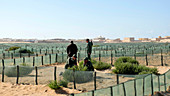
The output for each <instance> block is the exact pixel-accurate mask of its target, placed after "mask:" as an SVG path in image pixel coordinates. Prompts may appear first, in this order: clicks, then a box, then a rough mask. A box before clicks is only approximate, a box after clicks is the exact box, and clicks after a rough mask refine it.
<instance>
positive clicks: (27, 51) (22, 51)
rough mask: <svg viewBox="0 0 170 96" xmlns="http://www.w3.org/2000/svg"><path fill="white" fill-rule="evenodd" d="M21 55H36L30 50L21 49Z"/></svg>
mask: <svg viewBox="0 0 170 96" xmlns="http://www.w3.org/2000/svg"><path fill="white" fill-rule="evenodd" d="M19 53H31V54H34V52H32V51H30V50H28V49H21V50H19Z"/></svg>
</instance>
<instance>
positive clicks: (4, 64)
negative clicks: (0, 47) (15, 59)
mask: <svg viewBox="0 0 170 96" xmlns="http://www.w3.org/2000/svg"><path fill="white" fill-rule="evenodd" d="M2 66H3V67H5V64H4V59H2Z"/></svg>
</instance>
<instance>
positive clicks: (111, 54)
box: [111, 51, 113, 66]
mask: <svg viewBox="0 0 170 96" xmlns="http://www.w3.org/2000/svg"><path fill="white" fill-rule="evenodd" d="M111 65H112V66H113V54H112V51H111Z"/></svg>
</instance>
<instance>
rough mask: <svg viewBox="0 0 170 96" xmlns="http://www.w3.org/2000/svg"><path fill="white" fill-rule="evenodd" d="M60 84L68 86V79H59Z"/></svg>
mask: <svg viewBox="0 0 170 96" xmlns="http://www.w3.org/2000/svg"><path fill="white" fill-rule="evenodd" d="M59 85H60V86H63V87H67V85H68V81H67V80H65V79H63V80H60V81H59Z"/></svg>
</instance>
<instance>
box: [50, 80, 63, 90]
mask: <svg viewBox="0 0 170 96" xmlns="http://www.w3.org/2000/svg"><path fill="white" fill-rule="evenodd" d="M48 86H49V87H50V88H51V89H54V90H56V89H59V88H60V86H59V84H58V83H57V81H51V82H50V83H49V84H48Z"/></svg>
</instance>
